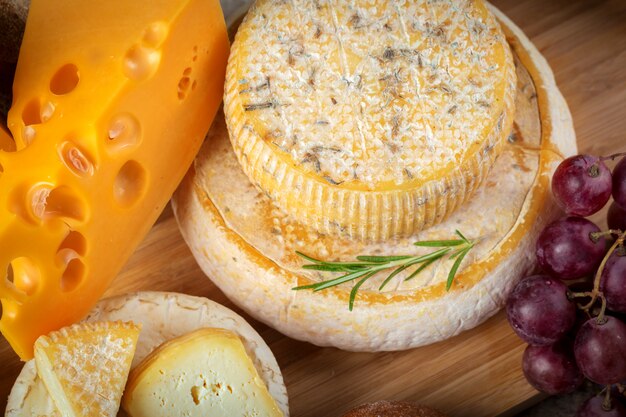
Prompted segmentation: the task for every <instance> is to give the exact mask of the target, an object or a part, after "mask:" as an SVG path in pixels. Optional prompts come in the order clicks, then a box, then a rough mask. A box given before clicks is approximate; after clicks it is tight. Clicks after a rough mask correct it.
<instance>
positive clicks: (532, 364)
mask: <svg viewBox="0 0 626 417" xmlns="http://www.w3.org/2000/svg"><path fill="white" fill-rule="evenodd" d="M522 369H523V371H524V376H526V379H527V380H528V382H530V385H532V386H533V387H535V388H536V389H537V390H539V391H541V392H545V393H546V394H550V395H556V394H567V393H569V392H572V391H574V390H575V389H576V388H578V386H580V384H582V382H583V380H584V377H583V374H582V373H581V372H580V370H579V369H578V366H577V365H576V359H574V353H573V352H572V350H571V347H569V346H566V344H565V343H556V344H554V345H550V346H532V345H531V346H528V347H527V348H526V350H525V351H524V357H523V358H522Z"/></svg>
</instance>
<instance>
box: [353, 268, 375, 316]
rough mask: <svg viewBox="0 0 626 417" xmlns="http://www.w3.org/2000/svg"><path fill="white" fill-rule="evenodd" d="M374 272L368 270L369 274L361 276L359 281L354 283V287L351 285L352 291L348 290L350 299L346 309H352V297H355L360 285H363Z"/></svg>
mask: <svg viewBox="0 0 626 417" xmlns="http://www.w3.org/2000/svg"><path fill="white" fill-rule="evenodd" d="M375 273H376V272H370V273H369V274H367V275H365V276H364V277H363V278H361V280H360V281H359V282H357V283H356V284H354V287H352V291H350V301H349V303H348V310H350V311H352V309H353V308H354V299H355V298H356V293H357V292H358V291H359V288H361V285H363V283H364V282H365V281H367V280H368V279H369V278H371V277H372V275H374V274H375Z"/></svg>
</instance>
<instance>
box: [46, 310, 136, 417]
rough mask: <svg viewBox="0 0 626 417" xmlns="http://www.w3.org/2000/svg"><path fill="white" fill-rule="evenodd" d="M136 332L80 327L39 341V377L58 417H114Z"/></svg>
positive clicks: (128, 326)
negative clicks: (56, 410) (54, 406)
mask: <svg viewBox="0 0 626 417" xmlns="http://www.w3.org/2000/svg"><path fill="white" fill-rule="evenodd" d="M140 329H141V327H140V326H137V325H135V324H133V323H130V322H129V323H122V322H99V323H80V324H76V325H72V326H70V327H65V328H63V329H61V330H59V331H56V332H52V333H50V334H49V335H48V336H41V337H40V338H39V339H37V341H36V342H35V362H36V364H37V373H38V375H39V378H41V380H42V381H43V382H44V384H45V386H46V389H47V391H48V393H49V395H50V397H51V398H52V400H53V402H54V403H55V405H56V408H57V409H58V412H59V414H60V415H61V416H63V417H70V416H71V417H74V416H75V417H91V416H93V417H96V416H97V417H101V416H112V417H113V416H116V415H117V411H118V409H119V406H120V401H121V398H122V393H123V391H124V386H125V385H126V379H127V377H128V372H129V371H130V365H131V362H132V360H133V355H134V353H135V348H136V346H137V339H138V337H139V331H140Z"/></svg>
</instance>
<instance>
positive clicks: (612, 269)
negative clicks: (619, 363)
mask: <svg viewBox="0 0 626 417" xmlns="http://www.w3.org/2000/svg"><path fill="white" fill-rule="evenodd" d="M600 290H601V291H602V293H603V294H604V297H605V298H606V305H607V307H608V308H609V309H611V310H613V311H618V312H620V313H626V250H625V249H624V247H623V246H618V247H617V248H616V249H615V250H614V251H613V253H611V254H610V255H609V259H607V261H606V263H605V264H604V269H603V270H602V276H601V277H600ZM624 343H626V341H624Z"/></svg>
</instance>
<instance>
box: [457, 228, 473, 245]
mask: <svg viewBox="0 0 626 417" xmlns="http://www.w3.org/2000/svg"><path fill="white" fill-rule="evenodd" d="M454 233H456V235H457V236H458V237H460V238H461V239H463V242H465V243H467V244H468V245H471V244H472V242H470V241H469V239H468V238H466V237H465V236H463V233H461V232H460V231H459V230H458V229H457V230H455V231H454Z"/></svg>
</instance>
